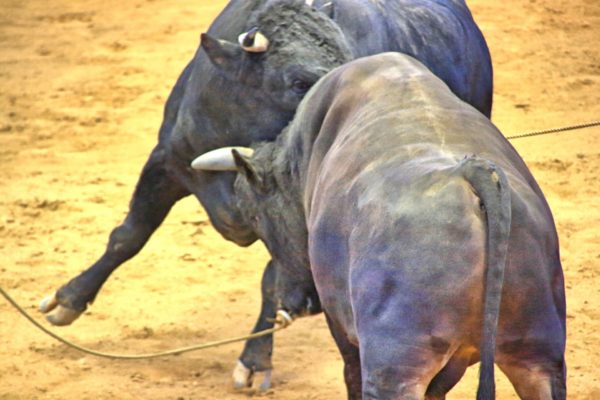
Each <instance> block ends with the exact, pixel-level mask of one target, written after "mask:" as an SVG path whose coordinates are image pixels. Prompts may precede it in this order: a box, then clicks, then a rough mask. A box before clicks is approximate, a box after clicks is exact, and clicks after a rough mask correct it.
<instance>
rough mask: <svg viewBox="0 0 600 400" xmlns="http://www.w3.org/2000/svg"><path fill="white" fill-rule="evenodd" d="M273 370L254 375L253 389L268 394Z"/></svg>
mask: <svg viewBox="0 0 600 400" xmlns="http://www.w3.org/2000/svg"><path fill="white" fill-rule="evenodd" d="M272 372H273V370H272V369H268V370H266V371H258V372H255V373H254V378H253V382H252V387H253V388H254V389H256V390H258V391H261V392H266V391H267V390H269V389H271V373H272Z"/></svg>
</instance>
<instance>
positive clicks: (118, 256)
mask: <svg viewBox="0 0 600 400" xmlns="http://www.w3.org/2000/svg"><path fill="white" fill-rule="evenodd" d="M187 194H189V192H187V191H186V190H185V189H183V188H182V187H181V186H180V185H179V184H178V183H177V182H175V181H174V180H173V179H172V177H171V176H170V175H169V173H168V172H167V170H166V168H165V161H164V151H163V150H162V149H161V148H160V147H157V148H156V149H155V150H154V151H153V152H152V154H151V155H150V158H149V160H148V161H147V163H146V165H145V166H144V169H143V171H142V174H141V177H140V179H139V181H138V184H137V187H136V190H135V192H134V194H133V198H132V200H131V203H130V208H129V213H128V214H127V217H126V218H125V221H124V222H123V223H122V224H121V225H120V226H118V227H116V228H115V229H114V230H113V231H112V233H111V234H110V238H109V242H108V246H107V248H106V251H105V253H104V254H103V255H102V257H100V259H99V260H98V261H96V262H95V263H94V264H93V265H92V266H91V267H90V268H88V269H87V270H85V271H83V272H82V273H81V274H79V275H78V276H77V277H75V278H73V279H72V280H71V281H69V282H68V283H67V284H66V285H64V286H62V287H61V288H60V289H59V290H58V291H57V292H56V294H55V295H53V296H49V297H48V298H46V299H44V301H42V304H41V305H40V310H41V311H42V312H43V313H47V316H46V318H47V319H48V321H50V322H51V323H52V324H54V325H68V324H70V323H71V322H73V321H74V320H75V319H77V318H78V317H79V316H80V315H81V314H82V313H83V312H84V311H85V309H86V308H87V306H88V304H90V303H92V302H93V301H94V299H95V297H96V295H97V294H98V292H99V290H100V288H101V287H102V285H103V284H104V282H105V281H106V280H107V279H108V277H109V276H110V274H111V273H112V272H113V271H114V270H115V269H117V268H118V267H119V265H121V264H122V263H123V262H125V261H127V260H128V259H130V258H131V257H133V256H135V255H136V254H137V253H138V252H139V251H140V250H141V249H142V247H144V245H145V244H146V242H147V241H148V239H149V238H150V236H151V235H152V233H153V232H154V231H155V230H156V228H158V226H159V225H160V224H161V223H162V221H163V220H164V219H165V217H166V216H167V214H168V212H169V210H170V209H171V207H172V206H173V205H174V204H175V202H177V200H179V199H181V198H182V197H184V196H186V195H187Z"/></svg>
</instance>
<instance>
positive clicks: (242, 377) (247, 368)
mask: <svg viewBox="0 0 600 400" xmlns="http://www.w3.org/2000/svg"><path fill="white" fill-rule="evenodd" d="M261 287H262V307H261V310H260V315H259V316H258V320H257V321H256V325H255V326H254V329H253V330H252V333H254V332H258V331H262V330H265V329H270V328H272V327H273V326H274V322H273V321H274V319H275V312H276V303H275V268H274V266H273V262H272V261H269V263H268V264H267V267H266V268H265V272H264V273H263V277H262V282H261ZM272 354H273V335H266V336H262V337H260V338H257V339H252V340H248V341H247V342H246V345H245V346H244V350H243V351H242V354H241V355H240V358H239V361H238V364H237V366H236V367H235V369H234V371H233V381H234V385H235V387H236V388H238V389H241V388H245V387H249V386H253V385H254V386H255V387H257V388H258V389H260V390H267V389H269V388H270V387H271V371H272V369H273V365H272V363H271V356H272Z"/></svg>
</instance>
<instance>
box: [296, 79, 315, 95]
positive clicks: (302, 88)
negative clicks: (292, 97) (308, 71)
mask: <svg viewBox="0 0 600 400" xmlns="http://www.w3.org/2000/svg"><path fill="white" fill-rule="evenodd" d="M311 86H312V85H311V84H310V83H308V82H306V81H303V80H302V79H294V80H293V81H292V90H293V91H294V92H296V93H298V94H304V93H306V92H308V89H310V87H311Z"/></svg>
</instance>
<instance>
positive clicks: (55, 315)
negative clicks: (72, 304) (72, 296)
mask: <svg viewBox="0 0 600 400" xmlns="http://www.w3.org/2000/svg"><path fill="white" fill-rule="evenodd" d="M40 311H41V312H42V313H44V314H47V315H46V319H47V320H48V322H50V323H51V324H52V325H56V326H65V325H70V324H71V323H72V322H73V321H75V320H76V319H77V318H79V316H80V315H81V314H82V313H83V311H75V310H72V309H70V308H67V307H65V306H61V305H60V304H59V303H58V299H57V298H56V295H53V296H48V297H46V298H45V299H44V300H42V302H41V303H40ZM51 311H52V313H51V314H48V313H49V312H51Z"/></svg>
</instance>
